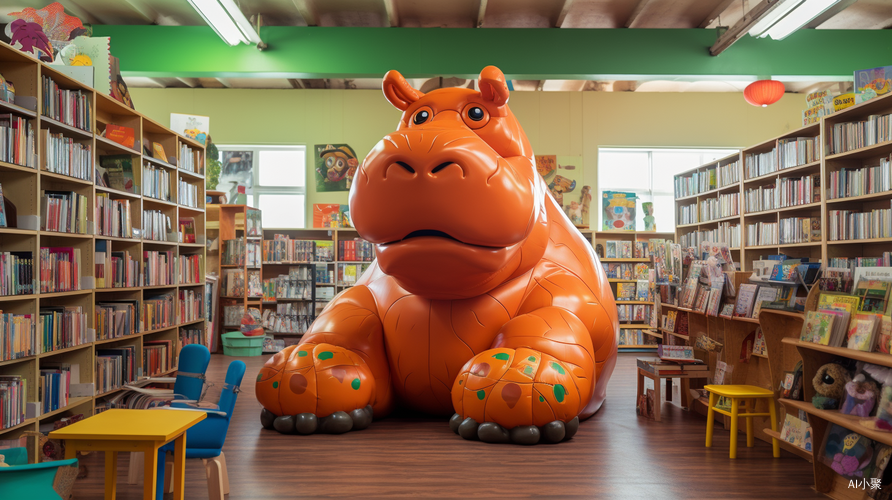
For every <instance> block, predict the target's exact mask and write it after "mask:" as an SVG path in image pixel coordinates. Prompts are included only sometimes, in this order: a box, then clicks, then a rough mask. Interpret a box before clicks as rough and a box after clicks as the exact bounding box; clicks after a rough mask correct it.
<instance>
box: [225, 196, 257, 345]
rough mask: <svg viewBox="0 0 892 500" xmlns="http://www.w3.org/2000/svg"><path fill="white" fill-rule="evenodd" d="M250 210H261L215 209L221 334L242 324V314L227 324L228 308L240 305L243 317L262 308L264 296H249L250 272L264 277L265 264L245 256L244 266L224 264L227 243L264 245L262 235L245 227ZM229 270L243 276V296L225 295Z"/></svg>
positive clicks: (243, 256) (239, 207)
mask: <svg viewBox="0 0 892 500" xmlns="http://www.w3.org/2000/svg"><path fill="white" fill-rule="evenodd" d="M249 211H258V212H259V210H257V209H256V208H251V207H248V206H245V205H215V206H214V212H215V215H216V216H217V221H218V225H217V230H218V231H219V240H218V247H217V251H216V252H215V254H216V259H215V261H216V263H217V270H218V272H217V275H218V276H219V277H220V307H219V308H218V309H219V312H220V315H221V317H220V321H219V324H220V325H221V328H222V330H221V333H225V332H226V331H237V330H238V329H239V325H240V323H239V321H240V320H241V315H239V317H238V321H235V322H232V323H229V324H227V323H226V320H225V308H226V307H233V306H240V307H241V310H242V314H244V312H245V311H247V310H248V308H249V307H256V308H259V307H260V305H261V301H262V297H260V296H250V295H249V294H248V273H249V272H256V273H258V274H259V275H260V276H261V277H262V276H263V266H262V263H257V262H254V263H251V262H248V259H247V258H246V255H242V262H241V264H232V263H224V258H223V253H224V241H227V240H229V241H232V240H241V241H243V242H244V243H245V245H246V249H247V245H250V244H254V245H257V246H260V245H261V242H262V240H263V235H262V234H249V231H248V227H247V225H246V222H247V220H248V212H249ZM243 253H244V252H243ZM229 270H234V271H240V272H241V276H242V278H243V293H242V294H241V295H227V294H226V292H225V286H226V278H225V276H226V274H227V271H229ZM215 335H216V333H215Z"/></svg>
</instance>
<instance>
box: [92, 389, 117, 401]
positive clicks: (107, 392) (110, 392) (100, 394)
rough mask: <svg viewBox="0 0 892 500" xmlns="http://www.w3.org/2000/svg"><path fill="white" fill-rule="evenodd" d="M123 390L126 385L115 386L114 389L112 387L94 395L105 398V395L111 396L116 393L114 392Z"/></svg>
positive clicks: (97, 397)
mask: <svg viewBox="0 0 892 500" xmlns="http://www.w3.org/2000/svg"><path fill="white" fill-rule="evenodd" d="M123 390H124V386H121V387H116V388H114V389H111V390H108V391H105V392H102V393H99V394H97V395H95V396H93V397H94V398H95V399H99V398H104V397H107V396H111V395H112V394H114V393H116V392H120V391H123Z"/></svg>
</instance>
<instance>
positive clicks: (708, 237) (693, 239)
mask: <svg viewBox="0 0 892 500" xmlns="http://www.w3.org/2000/svg"><path fill="white" fill-rule="evenodd" d="M704 241H725V242H727V243H728V245H729V246H730V247H731V248H740V224H734V223H731V222H720V223H719V224H718V225H717V227H716V228H715V229H701V230H697V231H692V232H690V233H686V234H682V235H681V237H680V238H679V243H680V244H681V246H682V247H684V248H697V247H699V246H700V243H701V242H704Z"/></svg>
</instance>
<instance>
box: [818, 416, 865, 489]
mask: <svg viewBox="0 0 892 500" xmlns="http://www.w3.org/2000/svg"><path fill="white" fill-rule="evenodd" d="M823 449H824V453H823V454H821V455H820V460H821V461H822V462H823V463H824V464H825V465H827V466H829V467H830V468H831V469H833V471H834V472H836V473H837V474H839V475H841V476H843V477H844V478H847V479H848V478H864V477H870V476H869V474H870V465H871V463H872V462H873V456H874V445H873V442H872V441H871V440H870V439H868V438H866V437H864V436H862V435H860V434H858V433H856V432H852V431H850V430H849V429H846V428H845V427H842V426H839V425H837V424H830V426H829V427H828V429H827V434H826V435H825V439H824V446H823ZM816 458H817V457H816Z"/></svg>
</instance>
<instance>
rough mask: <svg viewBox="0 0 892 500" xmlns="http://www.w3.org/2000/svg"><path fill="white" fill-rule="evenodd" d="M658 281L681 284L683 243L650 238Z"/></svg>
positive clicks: (660, 282)
mask: <svg viewBox="0 0 892 500" xmlns="http://www.w3.org/2000/svg"><path fill="white" fill-rule="evenodd" d="M650 248H651V252H652V255H653V263H654V271H655V274H656V283H659V284H668V283H672V284H676V285H678V284H681V275H682V257H681V245H679V244H678V243H674V242H672V241H669V240H659V239H654V240H650Z"/></svg>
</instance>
